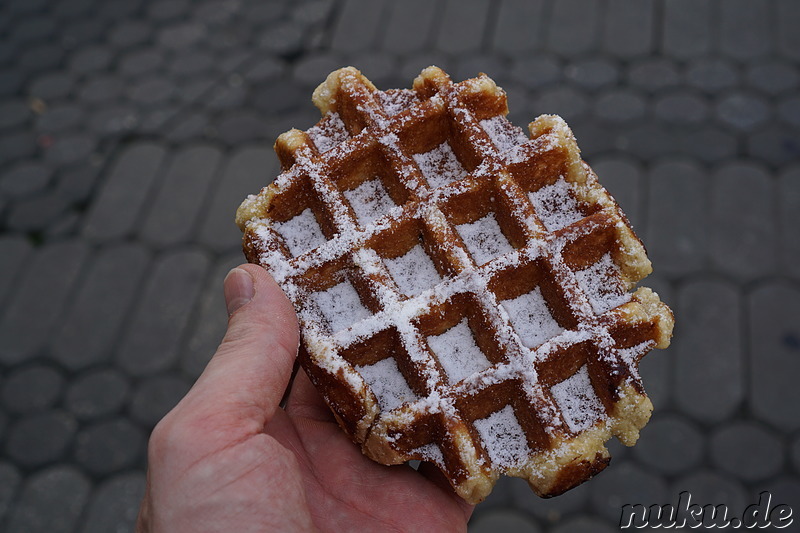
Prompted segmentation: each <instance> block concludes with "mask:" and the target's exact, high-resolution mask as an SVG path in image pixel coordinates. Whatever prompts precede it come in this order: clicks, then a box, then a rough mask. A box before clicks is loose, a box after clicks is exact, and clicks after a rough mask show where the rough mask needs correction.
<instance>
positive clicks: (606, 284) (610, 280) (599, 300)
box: [575, 253, 631, 315]
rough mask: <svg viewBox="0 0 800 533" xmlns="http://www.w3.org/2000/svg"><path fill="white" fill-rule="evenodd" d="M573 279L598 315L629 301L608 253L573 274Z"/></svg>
mask: <svg viewBox="0 0 800 533" xmlns="http://www.w3.org/2000/svg"><path fill="white" fill-rule="evenodd" d="M575 278H576V279H577V281H578V285H580V288H581V290H582V291H583V293H584V294H585V295H586V298H587V299H588V300H589V303H590V304H591V306H592V310H593V311H594V313H595V314H597V315H599V314H602V313H605V312H606V311H608V310H610V309H614V308H615V307H617V306H620V305H622V304H624V303H627V302H628V301H629V300H630V299H631V295H630V293H628V292H627V291H626V290H625V286H624V285H623V283H622V279H621V277H620V270H619V267H618V266H617V265H616V264H615V263H614V261H613V259H612V258H611V254H610V253H606V254H604V255H603V256H602V257H600V259H599V260H598V261H596V262H595V263H593V264H591V265H589V266H588V267H587V268H585V269H583V270H578V271H577V272H575Z"/></svg>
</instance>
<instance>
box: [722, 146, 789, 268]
mask: <svg viewBox="0 0 800 533" xmlns="http://www.w3.org/2000/svg"><path fill="white" fill-rule="evenodd" d="M775 193H776V191H775V186H774V183H773V180H772V178H771V177H770V175H769V174H768V173H767V171H766V170H765V169H764V168H762V167H760V166H757V165H755V164H750V163H747V162H734V163H729V164H726V165H724V166H722V167H720V168H719V169H718V170H717V171H716V172H715V173H714V175H713V176H712V189H711V258H712V264H713V265H715V266H716V267H717V268H718V269H719V270H720V271H721V272H727V273H730V274H733V275H735V276H739V277H743V278H752V277H755V276H758V275H763V274H766V273H769V272H772V271H773V269H774V268H775V263H776V255H777V254H776V252H777V250H776V246H777V242H776V240H777V237H776V220H775V218H774V217H775V209H774V206H775V200H776V199H775Z"/></svg>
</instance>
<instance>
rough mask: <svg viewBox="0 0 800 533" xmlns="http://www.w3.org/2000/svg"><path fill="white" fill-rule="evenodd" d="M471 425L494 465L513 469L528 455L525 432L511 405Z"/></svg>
mask: <svg viewBox="0 0 800 533" xmlns="http://www.w3.org/2000/svg"><path fill="white" fill-rule="evenodd" d="M473 425H474V426H475V429H476V430H477V431H478V434H479V435H480V437H481V441H482V442H483V447H484V449H485V450H486V453H488V454H489V458H490V459H491V461H492V463H494V464H495V465H497V466H500V467H513V466H516V464H517V462H518V461H519V460H520V458H522V459H523V460H524V459H525V458H527V457H528V456H529V455H530V447H529V446H528V439H527V437H526V436H525V431H524V430H523V429H522V426H521V425H520V423H519V420H517V416H516V414H515V413H514V408H513V407H512V406H511V405H506V406H505V407H503V408H502V409H500V410H499V411H495V412H494V413H492V414H490V415H489V416H487V417H486V418H481V419H478V420H475V421H474V422H473Z"/></svg>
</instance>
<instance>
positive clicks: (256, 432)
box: [137, 265, 472, 533]
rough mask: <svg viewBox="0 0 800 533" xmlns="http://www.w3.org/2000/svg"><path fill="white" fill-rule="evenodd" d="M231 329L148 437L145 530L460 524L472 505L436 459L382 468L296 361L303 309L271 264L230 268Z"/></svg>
mask: <svg viewBox="0 0 800 533" xmlns="http://www.w3.org/2000/svg"><path fill="white" fill-rule="evenodd" d="M224 289H225V299H226V302H227V305H228V312H229V315H230V319H229V321H228V331H227V333H226V335H225V338H224V339H223V341H222V344H221V345H220V346H219V348H218V349H217V352H216V354H215V355H214V357H213V358H212V359H211V361H210V362H209V364H208V366H207V367H206V369H205V371H204V372H203V374H202V376H200V378H199V379H198V380H197V382H196V383H195V385H194V387H192V389H191V390H190V391H189V393H188V394H187V395H186V397H185V398H183V400H181V402H180V403H179V404H178V405H177V406H176V407H175V408H174V409H173V410H172V411H171V412H170V413H169V414H167V416H165V417H164V419H163V420H162V421H161V422H159V424H158V425H157V426H156V428H155V429H154V430H153V433H152V436H151V438H150V444H149V450H148V461H149V468H148V473H147V489H146V492H145V496H144V500H143V502H142V507H141V510H140V512H139V519H138V523H137V531H139V532H162V531H163V532H182V531H187V532H188V531H190V532H193V533H194V532H201V531H215V532H218V531H226V532H227V531H230V532H236V533H244V532H248V531H309V530H315V529H318V530H323V531H326V530H331V531H365V530H366V531H375V530H380V531H384V530H388V531H406V530H409V531H410V530H413V531H457V530H466V524H467V520H468V519H469V516H470V514H471V513H472V506H471V505H469V504H467V503H466V502H464V500H462V499H461V498H459V497H458V496H456V494H455V493H454V492H453V490H452V489H451V488H450V486H449V484H448V483H447V481H446V479H445V478H444V476H443V475H442V474H441V472H440V471H439V470H438V468H436V466H434V465H432V464H428V463H423V464H422V465H420V468H419V471H415V470H414V469H413V468H411V467H410V466H408V465H399V466H392V467H388V466H383V465H380V464H378V463H375V462H373V461H371V460H370V459H368V458H367V457H365V456H364V455H362V454H361V451H360V450H359V448H358V447H357V446H356V445H354V444H353V443H352V442H351V441H350V440H349V439H348V437H347V436H346V435H345V434H344V433H343V432H342V431H341V429H340V428H339V426H338V424H337V423H336V421H335V419H334V418H333V415H332V414H331V412H330V410H329V409H328V407H327V406H326V405H325V403H324V402H323V400H322V398H321V396H320V395H319V393H318V392H317V391H316V389H314V387H313V385H312V384H311V382H310V381H309V379H308V377H307V376H306V374H305V373H304V372H303V371H302V369H301V370H298V372H297V374H296V377H295V379H294V382H293V383H292V387H291V391H290V393H289V395H288V399H287V402H286V407H285V408H281V407H280V406H279V403H280V401H281V397H282V396H283V393H284V391H285V390H286V387H287V385H288V384H289V380H290V377H291V374H292V367H293V364H294V361H295V358H296V355H297V346H298V329H297V320H296V317H295V313H294V310H293V309H292V306H291V304H290V303H289V301H288V299H287V298H286V296H285V295H284V294H283V292H282V291H281V290H280V288H279V287H278V285H277V284H276V283H275V282H274V281H273V280H272V278H271V277H270V276H269V274H267V272H266V271H265V270H264V269H262V268H261V267H258V266H255V265H243V266H240V267H238V268H236V269H234V270H232V271H231V272H230V273H229V274H228V276H227V277H226V278H225V283H224Z"/></svg>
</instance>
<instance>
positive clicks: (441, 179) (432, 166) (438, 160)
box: [414, 141, 467, 189]
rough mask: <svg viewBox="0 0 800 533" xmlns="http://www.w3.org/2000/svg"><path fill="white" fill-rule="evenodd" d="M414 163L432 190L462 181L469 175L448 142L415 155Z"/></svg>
mask: <svg viewBox="0 0 800 533" xmlns="http://www.w3.org/2000/svg"><path fill="white" fill-rule="evenodd" d="M414 161H416V163H417V166H419V169H420V171H422V175H423V176H425V179H426V180H427V181H428V184H429V185H430V187H431V188H432V189H437V188H439V187H441V186H443V185H445V184H447V183H450V182H452V181H458V180H461V179H463V178H464V176H466V175H467V169H465V168H464V166H463V165H462V164H461V162H460V161H459V160H458V158H457V157H456V154H455V152H453V148H452V147H451V146H450V144H449V143H448V142H447V141H445V142H443V143H442V144H440V145H438V146H437V147H435V148H434V149H433V150H430V151H428V152H422V153H419V154H414Z"/></svg>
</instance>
